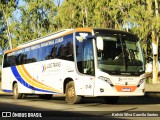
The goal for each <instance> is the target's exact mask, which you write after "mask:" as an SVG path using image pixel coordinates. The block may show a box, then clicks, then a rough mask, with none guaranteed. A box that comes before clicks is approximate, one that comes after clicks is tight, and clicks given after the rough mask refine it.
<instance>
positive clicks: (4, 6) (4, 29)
mask: <svg viewBox="0 0 160 120" xmlns="http://www.w3.org/2000/svg"><path fill="white" fill-rule="evenodd" d="M17 4H18V0H1V1H0V9H1V11H0V13H1V15H0V17H1V21H3V22H1V39H2V41H5V40H6V39H8V40H9V46H10V49H12V40H11V32H10V28H9V18H10V17H11V16H12V12H13V11H14V10H15V8H16V7H17ZM3 33H6V34H3ZM2 41H1V43H2V44H1V45H3V44H4V42H2Z"/></svg>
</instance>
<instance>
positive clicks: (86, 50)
mask: <svg viewBox="0 0 160 120" xmlns="http://www.w3.org/2000/svg"><path fill="white" fill-rule="evenodd" d="M93 58H94V57H93V46H92V41H91V40H86V41H85V42H84V44H83V64H82V66H83V73H84V74H85V75H84V76H83V85H84V95H89V96H93V94H94V82H95V77H94V75H95V67H94V59H93Z"/></svg>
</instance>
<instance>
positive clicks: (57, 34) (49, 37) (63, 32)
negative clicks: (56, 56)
mask: <svg viewBox="0 0 160 120" xmlns="http://www.w3.org/2000/svg"><path fill="white" fill-rule="evenodd" d="M97 30H98V31H99V30H108V31H117V32H125V31H121V30H114V29H103V28H76V29H64V30H60V31H58V32H55V33H52V34H49V35H47V36H44V37H40V38H37V39H34V40H31V41H28V42H25V43H23V44H21V45H19V46H18V47H16V48H13V49H11V50H7V51H6V52H5V54H6V53H9V52H12V51H16V50H19V49H22V48H25V47H29V46H32V45H35V44H38V43H41V42H45V41H49V40H52V39H55V38H58V37H62V36H64V35H67V34H71V33H73V32H74V31H75V32H78V31H86V32H87V31H88V32H93V31H95V32H96V31H97ZM125 33H127V32H125Z"/></svg>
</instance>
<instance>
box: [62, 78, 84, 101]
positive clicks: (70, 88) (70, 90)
mask: <svg viewBox="0 0 160 120" xmlns="http://www.w3.org/2000/svg"><path fill="white" fill-rule="evenodd" d="M66 81H67V82H64V83H65V84H64V85H65V88H64V90H65V94H66V101H67V102H68V103H69V104H76V103H80V101H81V98H82V97H81V96H78V95H76V92H75V84H74V81H73V80H71V79H68V80H66Z"/></svg>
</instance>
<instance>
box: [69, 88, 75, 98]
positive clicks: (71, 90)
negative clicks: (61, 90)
mask: <svg viewBox="0 0 160 120" xmlns="http://www.w3.org/2000/svg"><path fill="white" fill-rule="evenodd" d="M74 96H75V91H74V87H70V88H69V89H68V97H69V98H70V99H72V98H73V97H74Z"/></svg>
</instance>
